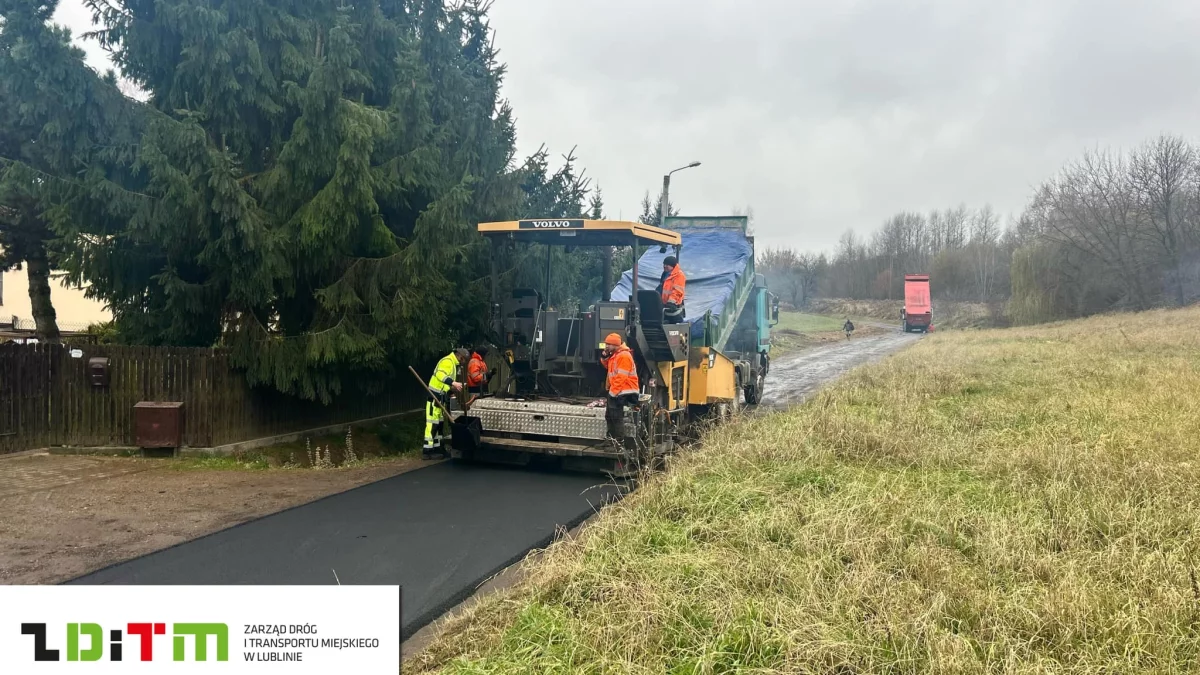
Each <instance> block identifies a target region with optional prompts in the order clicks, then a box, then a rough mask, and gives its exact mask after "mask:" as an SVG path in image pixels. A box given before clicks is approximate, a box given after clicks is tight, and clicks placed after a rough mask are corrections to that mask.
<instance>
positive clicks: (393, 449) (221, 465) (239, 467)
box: [169, 414, 425, 471]
mask: <svg viewBox="0 0 1200 675" xmlns="http://www.w3.org/2000/svg"><path fill="white" fill-rule="evenodd" d="M424 423H425V421H424V417H423V416H422V415H420V414H416V415H404V416H401V417H395V418H392V419H389V420H387V421H384V422H375V423H372V424H366V425H361V426H360V425H355V426H354V427H353V428H352V433H351V434H350V436H349V441H350V443H349V447H348V444H347V436H346V435H345V434H328V435H323V436H314V437H312V438H306V439H303V440H299V441H293V442H291V443H280V444H278V445H272V446H270V447H266V448H262V449H259V450H251V451H247V452H242V453H236V454H233V455H228V456H220V457H184V458H180V459H176V460H172V461H171V463H170V465H169V466H170V467H171V468H173V469H176V470H178V471H196V470H207V471H212V470H219V471H265V470H268V469H311V468H314V465H318V466H326V467H327V468H334V467H343V466H358V467H362V466H369V465H371V464H375V463H379V462H388V461H392V460H395V459H398V458H405V459H411V458H415V457H419V456H420V450H421V443H422V441H421V439H422V436H423V433H424V431H423V428H424ZM318 448H320V449H322V454H323V455H327V456H328V457H329V463H328V464H327V465H322V464H321V463H320V460H318V459H317V457H316V453H317V449H318ZM351 449H352V450H353V455H351V453H350V452H348V450H351Z"/></svg>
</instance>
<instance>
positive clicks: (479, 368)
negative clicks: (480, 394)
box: [467, 354, 488, 387]
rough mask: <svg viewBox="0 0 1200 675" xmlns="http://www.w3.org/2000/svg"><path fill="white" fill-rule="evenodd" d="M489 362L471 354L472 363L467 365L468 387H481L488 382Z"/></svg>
mask: <svg viewBox="0 0 1200 675" xmlns="http://www.w3.org/2000/svg"><path fill="white" fill-rule="evenodd" d="M487 372H488V369H487V362H485V361H484V360H483V357H482V356H480V355H478V354H471V362H470V363H468V364H467V386H468V387H479V386H483V383H484V382H485V381H487Z"/></svg>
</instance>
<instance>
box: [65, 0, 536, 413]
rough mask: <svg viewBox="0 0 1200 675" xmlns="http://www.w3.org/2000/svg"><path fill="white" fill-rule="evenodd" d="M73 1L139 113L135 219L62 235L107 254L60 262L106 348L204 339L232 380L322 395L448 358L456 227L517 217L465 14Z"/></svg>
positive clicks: (504, 116) (463, 275)
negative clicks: (131, 87)
mask: <svg viewBox="0 0 1200 675" xmlns="http://www.w3.org/2000/svg"><path fill="white" fill-rule="evenodd" d="M89 4H90V5H91V7H92V9H93V10H94V12H95V13H96V16H97V18H98V19H99V20H100V21H101V23H102V24H103V26H104V28H103V29H102V30H100V31H98V33H97V36H98V37H99V39H100V40H101V42H102V44H103V45H105V46H106V47H107V48H108V49H109V50H110V51H111V52H112V55H113V58H114V61H115V62H116V63H117V65H118V66H119V68H120V69H121V71H122V73H123V74H124V75H125V76H126V77H128V78H130V79H131V80H132V81H134V82H135V83H136V84H137V85H138V86H140V87H141V88H142V89H144V90H145V91H146V92H147V93H148V95H149V98H148V105H149V106H150V107H151V108H153V109H154V111H156V113H157V114H155V115H153V116H150V121H149V122H148V123H147V127H146V131H145V133H144V135H143V137H142V139H141V143H140V148H139V154H138V163H137V168H138V169H139V171H140V172H141V173H140V174H139V175H142V176H144V178H145V181H146V186H145V192H146V194H148V195H149V196H150V197H152V202H151V205H150V206H148V207H145V208H142V209H140V210H139V211H137V212H136V213H133V214H130V217H129V218H128V219H127V220H126V221H125V222H123V223H121V225H120V227H119V231H117V232H109V231H108V230H107V228H108V227H110V226H111V224H112V220H111V219H106V220H105V222H103V223H91V224H89V225H88V226H87V227H82V228H81V229H82V230H86V229H88V227H91V228H92V229H94V230H98V231H97V232H94V234H108V235H111V236H114V237H117V238H119V239H120V240H121V241H122V242H123V248H122V251H120V252H117V251H113V250H111V249H110V248H107V247H104V246H99V245H97V246H90V247H88V248H87V249H86V250H85V251H83V252H82V253H80V254H79V255H77V256H76V258H75V260H76V263H77V269H78V270H79V273H80V274H81V275H82V276H85V277H87V278H89V279H92V280H93V284H94V285H95V287H96V289H97V290H96V292H97V293H99V294H100V296H101V297H103V298H104V299H105V300H106V301H108V302H110V303H111V304H112V306H113V309H114V313H115V316H116V319H117V325H118V327H119V329H120V331H121V332H122V334H124V335H126V336H127V337H128V338H130V339H133V340H135V341H139V342H147V343H171V344H197V345H217V344H225V345H228V346H230V347H231V348H232V349H233V355H234V360H235V362H236V363H237V364H238V365H239V366H241V367H243V368H245V370H246V372H247V375H248V377H249V379H250V381H251V382H252V383H254V384H262V385H266V386H271V387H274V388H276V389H278V390H280V391H284V392H287V393H292V394H297V395H301V396H305V397H310V398H319V399H321V400H328V399H329V398H330V397H331V396H333V395H335V394H337V393H338V392H339V391H341V389H342V388H343V386H344V384H345V382H346V381H347V379H354V380H358V381H365V380H370V379H372V378H373V377H374V376H375V375H378V374H381V373H382V374H386V373H388V372H389V371H390V372H395V370H394V369H395V368H396V367H397V366H398V365H399V364H400V363H401V362H403V361H405V360H410V359H414V358H420V357H424V356H429V355H434V354H437V353H438V352H439V351H443V350H449V349H450V348H451V347H452V346H454V341H455V338H456V337H458V336H457V335H456V333H461V332H463V330H464V325H456V321H455V319H454V318H452V317H457V316H460V315H462V314H464V313H466V314H470V313H472V312H475V311H476V310H477V309H478V303H479V299H478V296H479V294H478V293H474V292H473V290H474V289H475V287H477V286H478V285H479V280H478V279H477V278H476V279H471V278H467V277H468V276H470V275H472V274H473V273H474V272H475V271H476V267H477V265H472V264H464V263H468V262H470V260H471V259H472V258H473V257H474V258H478V255H477V253H473V251H472V249H473V248H478V241H479V238H478V237H477V236H476V235H475V234H474V228H473V224H474V223H475V222H478V221H480V220H490V219H495V218H499V217H508V216H510V215H511V214H513V213H514V212H515V211H516V210H517V208H518V204H519V202H518V194H519V189H518V186H517V182H518V180H519V176H518V175H517V174H516V172H514V171H513V167H512V159H513V154H514V151H513V146H514V135H515V132H514V130H513V122H512V112H511V110H510V109H509V108H508V106H507V105H506V104H505V103H503V102H502V101H501V100H500V98H499V87H500V80H501V77H502V75H503V68H502V67H501V66H500V65H499V64H498V63H497V62H496V54H495V52H494V49H493V47H492V44H491V41H490V35H489V29H488V26H487V19H486V8H485V7H484V6H482V5H481V4H479V3H476V2H468V3H466V4H465V5H463V6H456V7H454V8H451V9H447V8H446V7H445V6H444V4H443V2H441V0H375V1H368V2H361V3H354V4H353V5H347V4H346V3H342V2H340V1H339V2H334V1H333V0H306V1H305V2H298V1H292V2H282V3H281V2H272V1H269V0H156V1H153V2H152V1H151V0H89ZM132 257H136V258H137V259H138V261H137V262H134V261H131V260H130V258H132ZM131 263H132V264H131ZM464 290H465V291H467V292H465V293H464ZM483 301H484V302H486V296H484V300H483ZM375 379H377V378H375Z"/></svg>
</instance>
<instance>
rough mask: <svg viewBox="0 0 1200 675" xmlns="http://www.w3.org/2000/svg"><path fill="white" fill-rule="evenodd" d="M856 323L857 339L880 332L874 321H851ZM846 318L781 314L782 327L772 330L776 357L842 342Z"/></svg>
mask: <svg viewBox="0 0 1200 675" xmlns="http://www.w3.org/2000/svg"><path fill="white" fill-rule="evenodd" d="M851 321H852V322H853V323H854V329H855V330H854V334H855V335H857V336H860V337H861V336H866V335H873V334H876V333H879V332H881V330H880V329H879V328H878V327H877V326H874V325H871V324H872V322H877V320H873V319H863V318H862V317H858V316H854V317H851ZM844 323H845V318H844V317H836V316H822V315H820V314H805V313H802V312H780V313H779V323H778V325H776V326H775V327H773V328H772V329H771V336H772V344H773V352H772V353H773V354H774V355H776V356H778V354H781V353H784V354H786V353H789V352H794V351H797V350H800V349H804V348H806V347H812V346H814V345H817V344H820V343H824V342H832V341H840V340H842V339H843V338H844V334H843V333H842V324H844Z"/></svg>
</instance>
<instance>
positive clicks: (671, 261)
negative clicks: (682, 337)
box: [658, 255, 687, 323]
mask: <svg viewBox="0 0 1200 675" xmlns="http://www.w3.org/2000/svg"><path fill="white" fill-rule="evenodd" d="M686 284H687V277H685V276H683V270H682V269H680V267H679V259H678V258H676V257H675V256H673V255H669V256H667V257H666V258H663V273H662V279H661V280H660V281H659V283H658V291H659V293H660V294H661V295H662V304H663V322H664V323H683V319H684V316H685V312H684V310H683V296H684V286H685V285H686Z"/></svg>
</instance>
